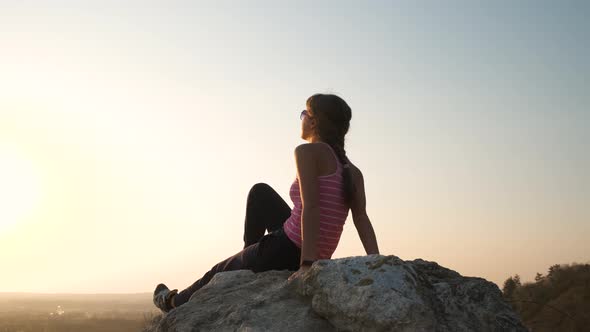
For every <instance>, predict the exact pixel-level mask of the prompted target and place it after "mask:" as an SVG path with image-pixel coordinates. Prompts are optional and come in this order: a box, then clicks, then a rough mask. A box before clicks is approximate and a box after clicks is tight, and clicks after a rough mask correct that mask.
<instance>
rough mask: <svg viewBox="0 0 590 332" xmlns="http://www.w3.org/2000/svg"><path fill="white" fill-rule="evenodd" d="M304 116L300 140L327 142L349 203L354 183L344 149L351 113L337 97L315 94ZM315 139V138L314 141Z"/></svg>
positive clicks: (309, 101)
mask: <svg viewBox="0 0 590 332" xmlns="http://www.w3.org/2000/svg"><path fill="white" fill-rule="evenodd" d="M304 112H305V116H304V117H303V118H302V124H301V138H303V139H304V140H307V141H309V142H311V141H314V140H315V139H319V140H320V141H322V142H325V143H328V144H329V145H330V146H331V147H332V149H333V150H334V152H336V155H337V156H338V159H339V160H340V163H341V164H342V165H343V166H344V169H343V173H342V174H343V182H344V192H345V200H346V202H347V203H351V202H352V199H353V196H354V191H355V188H354V183H353V181H352V174H351V171H350V168H349V161H348V157H347V156H346V150H345V149H344V137H345V136H346V133H348V129H349V128H350V119H351V118H352V111H351V109H350V107H349V106H348V104H347V103H346V102H345V101H344V100H343V99H342V98H340V97H338V96H336V95H331V94H315V95H313V96H311V97H309V98H308V99H307V102H306V110H305V111H304ZM314 138H315V139H314Z"/></svg>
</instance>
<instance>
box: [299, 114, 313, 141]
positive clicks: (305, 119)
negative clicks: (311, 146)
mask: <svg viewBox="0 0 590 332" xmlns="http://www.w3.org/2000/svg"><path fill="white" fill-rule="evenodd" d="M315 128H316V119H315V118H314V117H313V116H312V115H310V114H309V111H308V110H305V111H303V112H302V114H301V138H302V139H304V140H306V141H309V140H310V139H311V138H312V137H313V136H314V135H315Z"/></svg>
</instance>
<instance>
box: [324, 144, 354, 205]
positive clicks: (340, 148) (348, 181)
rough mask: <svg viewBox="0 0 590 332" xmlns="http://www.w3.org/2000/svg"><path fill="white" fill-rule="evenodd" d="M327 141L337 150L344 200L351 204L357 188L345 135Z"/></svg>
mask: <svg viewBox="0 0 590 332" xmlns="http://www.w3.org/2000/svg"><path fill="white" fill-rule="evenodd" d="M326 143H328V144H329V145H330V146H331V147H332V149H333V150H334V152H336V156H338V159H339V160H340V163H341V164H342V167H343V169H342V179H343V184H342V186H343V188H344V200H345V202H346V204H347V205H349V206H350V204H352V200H353V198H354V193H355V191H356V188H355V186H354V182H353V181H352V171H351V169H350V162H349V160H348V157H347V156H346V150H344V136H342V137H341V139H340V140H339V139H338V138H332V139H331V140H328V141H327V142H326Z"/></svg>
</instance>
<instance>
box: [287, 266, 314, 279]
mask: <svg viewBox="0 0 590 332" xmlns="http://www.w3.org/2000/svg"><path fill="white" fill-rule="evenodd" d="M309 268H310V266H307V265H305V266H300V267H299V270H297V272H295V273H293V274H292V275H291V276H289V279H287V282H291V281H293V280H295V279H298V278H299V277H301V276H302V275H303V274H305V272H307V271H308V270H309Z"/></svg>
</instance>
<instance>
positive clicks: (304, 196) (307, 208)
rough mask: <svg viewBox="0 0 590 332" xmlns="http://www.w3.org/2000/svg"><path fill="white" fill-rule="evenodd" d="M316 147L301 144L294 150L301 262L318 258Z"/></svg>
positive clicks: (318, 211) (318, 213) (318, 205)
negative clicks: (299, 203)
mask: <svg viewBox="0 0 590 332" xmlns="http://www.w3.org/2000/svg"><path fill="white" fill-rule="evenodd" d="M315 148H316V146H314V145H312V144H302V145H300V146H298V147H297V148H296V149H295V161H296V164H297V176H298V177H299V193H300V194H301V204H302V206H301V262H303V261H306V260H312V261H313V260H316V259H317V258H318V252H317V248H318V238H319V234H320V204H319V203H320V193H319V181H318V170H317V158H316V150H315Z"/></svg>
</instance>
